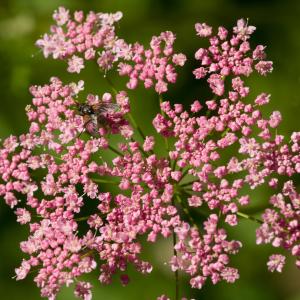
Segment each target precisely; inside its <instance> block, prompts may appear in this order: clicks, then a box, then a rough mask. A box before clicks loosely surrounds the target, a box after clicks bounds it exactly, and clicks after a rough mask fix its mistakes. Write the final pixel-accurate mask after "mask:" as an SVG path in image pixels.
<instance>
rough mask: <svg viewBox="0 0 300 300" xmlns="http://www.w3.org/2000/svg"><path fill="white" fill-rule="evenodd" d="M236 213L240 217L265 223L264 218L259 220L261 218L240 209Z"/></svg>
mask: <svg viewBox="0 0 300 300" xmlns="http://www.w3.org/2000/svg"><path fill="white" fill-rule="evenodd" d="M236 214H237V215H238V216H239V217H242V218H244V219H248V220H251V221H254V222H256V223H258V224H263V223H264V222H263V221H262V220H259V219H257V218H255V217H252V216H249V215H247V214H245V213H242V212H240V211H238V212H237V213H236Z"/></svg>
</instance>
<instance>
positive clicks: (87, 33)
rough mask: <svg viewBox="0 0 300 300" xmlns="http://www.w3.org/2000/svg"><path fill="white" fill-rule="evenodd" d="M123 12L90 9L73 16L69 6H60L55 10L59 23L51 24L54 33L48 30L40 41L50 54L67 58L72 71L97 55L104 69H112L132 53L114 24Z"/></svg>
mask: <svg viewBox="0 0 300 300" xmlns="http://www.w3.org/2000/svg"><path fill="white" fill-rule="evenodd" d="M122 16H123V14H122V13H121V12H116V13H114V14H108V13H94V12H90V13H89V14H88V15H87V16H86V17H85V16H84V13H83V12H82V11H76V12H75V13H74V16H73V18H72V17H71V16H70V14H69V11H68V10H66V9H65V8H64V7H59V8H58V10H57V11H55V12H54V14H53V19H54V20H55V22H56V25H53V26H51V34H44V36H43V37H42V38H41V39H39V40H38V41H37V42H36V45H37V46H38V47H39V48H41V49H42V50H43V53H44V56H45V57H46V58H47V57H48V56H50V55H51V56H52V57H53V58H54V59H67V60H68V72H70V73H74V72H76V73H80V71H81V70H82V69H83V68H84V61H85V60H94V59H95V60H97V63H98V65H99V67H100V68H101V69H102V70H109V69H111V68H112V66H113V63H114V62H115V61H118V60H119V59H125V60H126V59H130V57H131V50H130V45H128V44H127V43H126V42H125V41H124V40H123V39H119V38H118V37H117V36H116V33H115V26H114V24H115V23H116V22H118V21H119V20H120V19H121V18H122Z"/></svg>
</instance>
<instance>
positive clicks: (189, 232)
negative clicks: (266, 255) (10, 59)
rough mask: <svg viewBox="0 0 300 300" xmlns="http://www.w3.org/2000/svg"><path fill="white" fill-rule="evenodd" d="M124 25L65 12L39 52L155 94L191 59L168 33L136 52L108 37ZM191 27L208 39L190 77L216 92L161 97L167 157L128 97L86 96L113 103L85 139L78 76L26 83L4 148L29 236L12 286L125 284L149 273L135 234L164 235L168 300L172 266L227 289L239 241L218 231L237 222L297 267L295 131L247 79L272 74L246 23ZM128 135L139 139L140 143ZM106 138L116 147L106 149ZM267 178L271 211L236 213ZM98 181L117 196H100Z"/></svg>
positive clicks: (299, 137)
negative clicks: (88, 65)
mask: <svg viewBox="0 0 300 300" xmlns="http://www.w3.org/2000/svg"><path fill="white" fill-rule="evenodd" d="M121 17H122V13H121V12H117V13H115V14H107V13H94V12H90V13H89V14H88V15H87V16H84V14H83V12H82V11H77V12H75V13H74V15H73V16H71V15H70V13H69V11H68V10H66V9H65V8H63V7H60V8H58V10H57V11H55V13H54V15H53V18H54V20H55V22H56V24H55V25H53V26H51V32H50V34H45V35H44V36H43V37H42V38H41V39H39V40H38V41H37V46H38V47H40V48H41V49H42V51H43V53H44V56H45V57H46V58H47V57H50V56H51V57H53V59H60V60H65V61H67V63H68V68H67V71H68V72H77V73H80V71H81V70H82V69H83V68H84V66H85V61H86V60H94V61H96V62H97V64H98V66H99V68H100V69H101V70H102V71H105V72H108V71H109V70H111V71H110V72H112V71H113V70H115V69H117V72H118V73H119V75H120V76H126V77H128V83H127V85H126V87H127V88H128V89H135V88H136V87H137V85H138V84H139V82H142V83H143V84H144V86H145V88H154V89H155V91H156V92H157V93H158V94H163V93H164V92H166V91H167V90H168V86H169V84H170V83H175V82H176V78H177V71H176V67H178V66H180V67H182V66H183V65H184V63H185V61H186V57H185V55H184V54H181V53H179V54H175V53H174V49H173V45H174V41H175V35H174V34H173V33H172V32H170V31H167V32H163V33H161V34H160V35H159V36H154V37H153V38H152V40H151V42H150V47H149V48H145V47H144V46H143V45H141V44H139V43H135V44H133V45H131V44H128V43H127V42H126V41H124V40H123V39H120V38H119V37H118V36H117V35H116V32H115V23H116V22H118V21H119V20H120V19H121ZM195 29H196V33H197V35H198V36H199V37H201V38H207V39H208V42H209V45H208V47H207V48H200V49H198V50H197V51H196V53H195V59H196V60H198V61H199V67H198V68H196V69H195V70H194V71H193V74H194V76H195V77H196V78H197V79H203V80H206V81H207V83H208V85H209V87H210V89H211V92H212V96H211V98H210V99H206V100H205V101H201V102H200V101H198V100H195V101H194V103H193V104H192V105H191V107H190V109H189V110H188V111H186V110H184V108H183V105H182V104H175V105H171V104H170V103H169V102H167V101H161V104H160V107H161V112H160V113H158V114H157V115H156V116H155V118H154V119H153V126H154V128H155V130H156V131H157V133H159V135H160V136H161V138H162V139H164V140H165V144H166V150H167V151H166V153H167V154H166V155H165V156H161V155H158V154H156V146H155V143H156V141H155V138H154V137H153V136H144V135H143V132H142V131H141V128H140V127H139V126H138V124H136V122H135V121H134V119H133V116H132V115H131V113H130V100H129V97H128V95H127V93H126V91H116V90H115V89H113V91H114V92H113V93H105V94H104V95H102V96H100V97H99V96H97V95H91V94H90V95H88V97H87V99H86V101H85V103H86V104H87V105H88V107H97V106H98V107H99V106H100V107H101V106H102V107H103V106H104V105H113V104H114V105H115V106H116V107H117V109H112V110H109V111H108V112H107V114H106V118H105V122H102V123H101V122H99V121H100V120H99V116H97V114H96V112H95V111H94V113H90V115H88V117H89V118H90V119H91V120H92V125H93V127H94V128H93V132H92V134H91V132H90V131H89V128H88V126H86V121H85V117H87V116H86V115H84V114H80V113H78V100H77V96H78V94H79V93H80V91H81V90H82V89H83V81H79V83H78V84H75V83H70V84H64V83H62V81H61V80H60V79H58V78H56V77H52V78H51V79H50V83H49V84H46V85H44V86H32V87H31V88H30V92H31V94H32V96H33V100H32V104H31V105H28V106H27V107H26V114H27V116H28V120H29V122H30V126H29V129H28V132H26V133H24V134H22V135H21V136H18V137H16V136H10V137H8V138H6V139H5V140H3V141H2V144H1V148H0V176H1V181H0V195H1V197H2V198H3V199H4V201H5V202H6V204H7V205H9V206H10V207H11V208H12V209H13V210H14V212H15V214H16V216H17V222H19V223H20V224H22V225H24V224H27V225H29V230H30V233H29V236H28V238H27V239H26V240H25V241H22V242H21V243H20V248H21V250H22V252H24V254H25V258H24V259H23V261H22V262H21V265H20V267H19V268H17V269H16V279H17V280H21V279H24V278H25V277H26V276H27V275H28V274H29V273H31V274H32V275H33V276H34V281H35V283H36V285H37V286H38V287H39V288H40V289H41V296H42V297H48V298H49V299H52V300H53V299H55V297H56V295H57V293H58V292H59V290H60V289H61V287H62V286H64V285H66V286H69V285H72V284H73V283H74V282H75V289H74V293H75V296H76V297H79V298H82V299H84V300H89V299H91V298H92V293H91V288H92V285H91V283H89V282H86V281H82V279H80V278H81V276H82V275H84V274H86V273H90V272H94V273H96V274H98V275H97V276H98V278H99V281H100V282H101V283H103V284H109V283H111V280H112V276H113V275H114V274H115V273H118V274H119V276H120V280H121V283H122V284H123V285H127V284H128V283H129V277H128V275H127V267H128V265H129V264H131V265H133V266H134V267H135V268H136V270H137V271H139V272H141V273H143V274H147V273H150V272H151V271H152V266H151V263H150V262H147V261H143V260H142V259H141V254H142V252H143V248H142V244H141V242H140V237H142V236H145V237H146V240H147V241H148V242H149V243H155V242H156V240H157V238H158V237H159V236H160V237H164V238H172V239H173V246H174V249H173V250H172V252H173V253H174V255H173V256H172V258H171V260H170V262H169V264H170V268H171V270H172V271H173V272H174V273H175V280H176V299H179V297H181V296H182V295H181V296H180V295H179V294H180V292H179V291H178V272H184V273H186V274H187V275H188V276H189V277H190V285H191V287H192V288H197V289H201V288H202V286H203V285H204V283H205V282H206V281H207V280H208V279H210V280H211V281H212V282H213V284H216V283H218V282H219V281H221V280H225V281H227V282H230V283H232V282H235V281H236V280H237V279H238V278H239V273H238V270H237V269H236V268H234V267H232V266H230V262H229V258H230V255H231V254H236V253H237V252H238V251H239V249H240V248H241V246H242V243H241V242H240V241H236V240H230V238H229V237H228V236H227V233H226V231H225V229H224V228H223V227H224V224H225V223H227V224H229V225H230V226H236V225H237V224H238V222H239V219H240V218H243V217H244V218H248V219H250V220H253V221H256V222H257V223H258V226H259V227H258V229H257V231H256V236H257V244H262V243H270V244H272V245H273V246H274V247H276V248H283V249H285V250H286V251H287V252H290V254H292V255H293V256H294V257H295V260H296V265H297V266H298V267H300V243H299V241H300V230H299V229H300V227H299V215H300V196H299V194H298V193H297V191H296V190H295V187H294V185H293V178H292V177H293V175H294V174H297V173H300V157H299V149H300V148H299V147H300V133H299V132H294V133H293V134H292V135H291V137H289V138H288V139H285V137H284V136H282V135H279V134H277V130H276V128H277V127H278V125H279V123H280V121H281V114H280V112H278V111H274V112H273V113H271V114H270V115H269V116H263V114H262V112H261V106H264V105H266V104H268V103H269V100H270V95H269V94H267V93H261V94H260V95H257V96H252V95H250V89H249V87H248V86H246V85H245V82H244V78H245V77H248V76H250V75H252V73H253V72H254V71H257V73H258V74H260V75H266V74H267V73H269V72H271V71H272V62H271V61H267V60H265V58H266V55H265V46H262V45H258V46H256V47H255V48H252V47H251V46H250V43H249V38H250V36H251V35H252V33H253V32H254V31H255V27H254V26H249V25H248V23H247V22H246V21H245V20H243V19H240V20H238V22H237V25H236V26H235V27H234V28H233V31H232V32H229V31H228V30H227V29H225V28H224V27H219V28H218V30H217V32H216V34H214V33H213V29H212V28H211V27H210V26H208V25H206V24H205V23H202V24H201V23H197V24H196V25H195ZM252 49H254V50H252ZM124 88H125V87H124ZM160 98H162V96H161V95H160ZM102 121H103V120H102ZM95 129H96V130H95ZM84 131H85V132H86V133H83V132H84ZM134 133H138V134H141V136H142V138H143V142H142V143H140V142H138V141H136V140H135V139H134ZM111 135H118V136H119V139H120V141H121V142H120V143H119V144H118V145H112V144H111V142H110V140H109V137H110V136H111ZM105 152H110V153H112V154H113V155H114V158H113V160H112V161H111V160H108V161H105V160H104V159H103V158H102V155H103V153H105ZM228 153H230V154H231V155H230V157H228ZM39 174H43V175H42V178H41V176H39ZM262 184H267V185H268V186H269V187H270V188H272V189H274V195H273V196H272V197H271V198H270V201H269V207H268V208H267V209H266V210H265V211H263V213H262V215H261V218H255V217H253V216H249V215H246V214H245V213H244V212H243V208H244V207H246V206H247V205H249V203H251V199H250V197H249V195H248V194H247V192H246V191H247V188H246V189H245V187H250V188H251V189H255V188H256V187H258V186H261V185H262ZM104 185H105V187H106V188H107V187H109V186H110V185H114V186H116V188H114V189H112V191H111V192H104V191H103V186H104ZM87 212H88V213H87ZM197 214H199V215H201V216H202V217H201V218H200V217H195V216H197ZM203 215H205V218H204V219H203ZM82 223H83V224H84V226H81V224H82ZM284 263H285V257H284V256H283V255H282V254H273V255H271V256H270V259H269V262H268V263H267V265H268V269H269V270H270V271H272V272H273V271H278V272H281V271H282V269H283V266H284ZM157 299H160V300H164V299H169V298H168V297H167V296H165V295H162V296H160V297H158V298H157ZM182 299H186V298H182Z"/></svg>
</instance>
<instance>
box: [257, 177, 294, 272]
mask: <svg viewBox="0 0 300 300" xmlns="http://www.w3.org/2000/svg"><path fill="white" fill-rule="evenodd" d="M270 204H271V208H268V209H266V210H265V212H264V213H263V215H262V219H263V223H262V225H261V226H260V227H259V228H258V229H257V231H256V242H257V244H272V246H273V247H275V248H279V247H281V248H283V249H285V250H287V251H289V252H290V253H291V255H293V256H295V258H296V266H297V267H298V268H300V233H299V230H300V224H299V214H300V195H299V194H298V193H297V191H296V190H295V187H294V184H293V182H292V181H287V182H285V184H284V186H283V188H282V191H281V193H279V194H275V195H273V196H272V197H271V198H270ZM284 263H285V257H284V256H283V255H279V254H274V255H272V256H271V257H270V261H269V262H268V269H269V270H270V271H272V272H273V271H275V270H276V271H278V272H281V271H282V268H283V266H284Z"/></svg>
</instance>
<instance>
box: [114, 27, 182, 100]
mask: <svg viewBox="0 0 300 300" xmlns="http://www.w3.org/2000/svg"><path fill="white" fill-rule="evenodd" d="M174 41H175V35H174V34H173V33H172V32H171V31H166V32H162V33H161V34H160V36H154V37H153V38H152V40H151V43H150V47H151V49H144V46H142V45H140V44H139V43H136V44H135V45H134V46H133V47H132V62H133V63H134V65H133V66H132V65H130V64H129V63H119V66H118V71H119V75H121V76H125V75H127V76H129V78H130V80H129V82H128V83H127V87H128V88H129V89H135V88H136V87H137V85H138V80H141V81H143V82H144V86H145V88H150V87H152V86H153V85H154V83H155V91H156V92H157V93H158V94H161V93H164V92H166V91H167V90H168V85H167V83H168V82H170V83H175V82H176V79H177V74H176V72H175V67H174V66H173V64H174V65H175V66H183V65H184V64H185V61H186V56H185V55H184V54H182V53H179V54H174V53H173V52H174V50H173V44H174Z"/></svg>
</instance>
